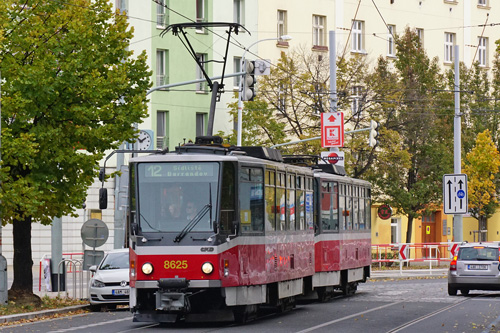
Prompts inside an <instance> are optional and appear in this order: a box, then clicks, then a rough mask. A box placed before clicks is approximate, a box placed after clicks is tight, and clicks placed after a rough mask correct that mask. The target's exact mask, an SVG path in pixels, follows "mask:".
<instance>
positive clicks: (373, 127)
mask: <svg viewBox="0 0 500 333" xmlns="http://www.w3.org/2000/svg"><path fill="white" fill-rule="evenodd" d="M378 126H379V124H378V123H377V122H376V121H375V120H370V138H369V139H368V144H369V145H370V147H375V145H376V144H377V137H378Z"/></svg>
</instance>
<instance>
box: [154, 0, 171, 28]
mask: <svg viewBox="0 0 500 333" xmlns="http://www.w3.org/2000/svg"><path fill="white" fill-rule="evenodd" d="M168 1H169V0H157V1H156V27H157V28H162V29H163V28H165V27H166V26H167V25H168V11H167V7H168Z"/></svg>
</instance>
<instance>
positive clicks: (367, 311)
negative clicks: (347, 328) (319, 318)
mask: <svg viewBox="0 0 500 333" xmlns="http://www.w3.org/2000/svg"><path fill="white" fill-rule="evenodd" d="M400 303H403V301H401V302H394V303H389V304H386V305H382V306H379V307H376V308H373V309H370V310H366V311H363V312H358V313H355V314H352V315H349V316H346V317H342V318H339V319H335V320H332V321H329V322H326V323H323V324H321V325H317V326H313V327H309V328H308V329H305V330H302V331H299V332H297V333H306V332H311V331H314V330H316V329H318V328H322V327H325V326H329V325H331V324H335V323H338V322H339V321H344V320H346V319H351V318H354V317H358V316H361V315H364V314H365V313H370V312H373V311H377V310H381V309H384V308H387V307H389V306H393V305H397V304H400Z"/></svg>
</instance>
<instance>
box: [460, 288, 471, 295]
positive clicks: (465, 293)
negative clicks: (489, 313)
mask: <svg viewBox="0 0 500 333" xmlns="http://www.w3.org/2000/svg"><path fill="white" fill-rule="evenodd" d="M460 293H461V294H462V295H464V296H467V295H469V289H460Z"/></svg>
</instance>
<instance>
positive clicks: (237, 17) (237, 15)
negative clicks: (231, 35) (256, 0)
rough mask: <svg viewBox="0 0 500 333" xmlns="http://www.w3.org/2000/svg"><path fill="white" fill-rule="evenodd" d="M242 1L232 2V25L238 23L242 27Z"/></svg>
mask: <svg viewBox="0 0 500 333" xmlns="http://www.w3.org/2000/svg"><path fill="white" fill-rule="evenodd" d="M244 3H245V2H244V0H234V6H233V8H234V15H233V16H234V19H233V21H234V23H239V24H241V25H244V24H245V22H244V18H245V15H244V11H243V9H244V8H245V6H244ZM243 31H245V30H244V29H242V30H241V31H240V32H243Z"/></svg>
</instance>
